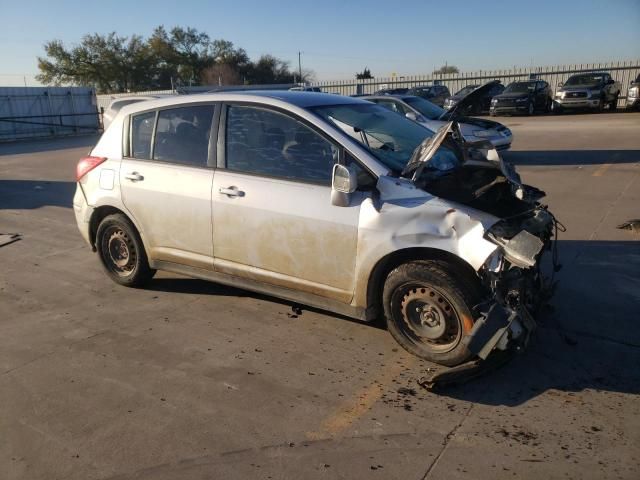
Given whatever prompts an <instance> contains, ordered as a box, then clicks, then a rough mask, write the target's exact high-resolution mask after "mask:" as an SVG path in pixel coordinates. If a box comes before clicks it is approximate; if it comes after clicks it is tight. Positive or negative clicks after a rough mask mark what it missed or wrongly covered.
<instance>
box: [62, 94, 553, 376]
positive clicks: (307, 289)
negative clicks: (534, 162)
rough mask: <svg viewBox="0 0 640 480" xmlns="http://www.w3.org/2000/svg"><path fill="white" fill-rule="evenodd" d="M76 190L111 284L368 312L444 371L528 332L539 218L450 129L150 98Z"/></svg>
mask: <svg viewBox="0 0 640 480" xmlns="http://www.w3.org/2000/svg"><path fill="white" fill-rule="evenodd" d="M425 137H426V138H425ZM200 146H201V148H200ZM77 178H78V187H77V191H76V194H75V197H74V201H73V204H74V211H75V215H76V219H77V223H78V227H79V229H80V232H81V234H82V236H83V238H84V239H85V240H86V241H87V243H88V244H89V245H90V246H91V247H92V248H93V250H94V251H97V253H98V255H99V258H100V260H101V262H102V264H103V267H104V268H105V271H106V273H107V274H108V275H109V276H110V277H111V278H112V279H113V280H114V281H116V282H117V283H120V284H122V285H127V286H141V285H142V284H143V283H144V282H146V281H149V280H150V279H151V277H152V276H153V274H154V273H155V270H157V269H161V270H166V271H171V272H177V273H181V274H186V275H190V276H192V277H196V278H202V279H207V280H211V281H215V282H218V283H222V284H227V285H233V286H236V287H241V288H245V289H248V290H252V291H256V292H262V293H266V294H270V295H274V296H277V297H281V298H284V299H287V300H290V301H293V302H298V303H302V304H306V305H312V306H316V307H319V308H323V309H327V310H330V311H334V312H337V313H341V314H345V315H348V316H351V317H354V318H358V319H362V320H367V321H372V320H375V319H378V318H381V317H383V316H384V317H386V319H387V325H388V326H389V328H390V330H391V333H392V334H393V336H394V337H395V338H396V340H398V341H399V342H400V344H401V345H402V346H403V347H404V348H405V349H407V350H408V351H410V352H412V353H414V354H416V355H419V356H421V357H422V358H425V359H428V360H432V361H435V362H439V363H442V364H444V365H456V364H459V363H461V362H463V361H466V360H468V359H469V358H471V357H472V356H479V357H480V358H486V356H488V354H489V353H490V352H491V351H493V350H494V349H503V350H504V349H509V348H511V347H514V346H519V345H522V344H524V343H525V342H526V340H527V338H528V336H529V334H530V332H531V330H532V329H533V326H534V321H533V320H532V314H533V312H534V310H535V308H536V305H537V304H538V303H539V301H540V298H541V296H542V294H543V290H544V285H543V280H542V273H541V270H540V258H541V256H542V254H543V252H544V251H545V250H549V249H550V248H551V245H552V233H553V231H552V229H553V226H554V219H553V216H552V215H551V214H550V213H549V212H548V210H547V209H546V207H544V206H543V205H541V204H540V203H539V199H540V198H541V197H542V195H543V193H542V192H540V191H539V190H537V189H535V188H533V187H529V186H526V185H523V184H522V183H521V181H520V179H519V177H518V176H517V174H516V173H515V171H514V170H513V167H511V166H510V165H508V164H506V163H505V162H503V161H502V160H501V159H500V157H499V154H498V152H497V151H496V150H495V149H494V147H493V146H492V145H491V143H489V142H466V141H465V140H464V137H463V136H462V134H461V133H460V130H459V127H458V125H457V123H456V121H455V119H454V120H452V121H450V122H448V123H447V124H445V125H444V126H443V127H442V128H441V129H440V130H439V131H438V132H437V133H436V134H435V135H433V136H429V132H428V131H427V130H425V129H424V128H423V127H421V126H419V125H417V124H415V123H414V122H412V121H410V120H408V119H406V118H404V117H401V116H399V115H396V114H394V113H393V112H390V111H388V110H387V109H385V108H383V107H380V106H378V105H375V104H372V103H370V102H366V101H363V100H359V99H354V98H348V97H341V96H336V95H330V94H318V93H313V92H305V93H302V92H281V91H273V92H259V93H258V92H243V93H215V94H205V95H197V96H182V97H176V98H171V99H162V100H152V101H148V102H144V103H139V104H134V105H129V106H126V107H124V108H123V109H122V110H121V111H120V112H119V113H118V115H117V116H116V118H115V119H114V121H113V122H112V125H111V126H110V128H109V129H108V130H107V131H106V132H105V133H104V135H103V136H102V138H101V139H100V141H99V142H98V144H97V145H96V146H95V148H94V149H93V150H92V152H91V153H90V156H89V157H86V158H84V159H82V160H81V162H80V163H79V165H78V171H77Z"/></svg>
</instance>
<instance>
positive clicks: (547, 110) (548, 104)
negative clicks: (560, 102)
mask: <svg viewBox="0 0 640 480" xmlns="http://www.w3.org/2000/svg"><path fill="white" fill-rule="evenodd" d="M552 103H553V100H551V99H549V100H547V103H545V105H544V113H547V114H548V113H549V112H551V104H552Z"/></svg>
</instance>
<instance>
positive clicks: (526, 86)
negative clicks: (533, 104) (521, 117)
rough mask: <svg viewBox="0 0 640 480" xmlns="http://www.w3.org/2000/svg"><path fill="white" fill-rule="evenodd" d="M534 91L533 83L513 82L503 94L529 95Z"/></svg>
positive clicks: (534, 85)
mask: <svg viewBox="0 0 640 480" xmlns="http://www.w3.org/2000/svg"><path fill="white" fill-rule="evenodd" d="M535 89H536V84H535V82H514V83H510V84H509V86H508V87H507V88H505V89H504V93H529V92H533V91H534V90H535Z"/></svg>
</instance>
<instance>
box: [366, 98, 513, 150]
mask: <svg viewBox="0 0 640 480" xmlns="http://www.w3.org/2000/svg"><path fill="white" fill-rule="evenodd" d="M361 98H362V99H363V100H369V101H370V102H373V103H377V104H378V105H382V106H383V107H385V108H388V109H389V110H392V111H394V112H396V113H399V114H400V115H403V116H405V117H407V118H409V119H410V120H413V121H414V122H417V123H419V124H420V125H422V126H424V127H426V128H428V129H429V130H431V131H432V132H435V131H437V130H438V129H440V128H441V127H442V126H443V125H444V124H446V123H447V122H448V121H449V112H447V111H446V110H444V109H443V108H441V107H439V106H437V105H434V104H433V103H431V102H429V101H428V100H425V99H424V98H420V97H416V96H413V95H372V96H368V97H361ZM458 123H459V126H460V131H461V133H462V135H463V136H464V139H465V140H466V141H468V142H477V141H480V140H489V141H490V142H491V143H492V144H493V146H494V147H495V148H496V149H497V150H506V149H508V148H509V147H510V146H511V142H512V141H513V135H512V133H511V130H509V129H508V128H507V127H505V126H504V125H502V124H500V123H498V122H494V121H492V120H485V119H479V118H470V117H462V118H460V119H459V120H458Z"/></svg>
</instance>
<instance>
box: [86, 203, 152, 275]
mask: <svg viewBox="0 0 640 480" xmlns="http://www.w3.org/2000/svg"><path fill="white" fill-rule="evenodd" d="M96 249H97V251H98V255H99V257H100V260H101V263H102V266H103V267H104V269H105V271H106V272H107V275H109V277H110V278H111V279H112V280H113V281H114V282H116V283H119V284H120V285H125V286H128V287H137V286H141V285H143V284H144V283H146V282H147V281H148V280H150V279H151V278H152V277H153V275H154V274H155V270H153V269H151V268H150V267H149V262H148V260H147V255H146V253H145V250H144V246H143V244H142V241H141V239H140V235H138V232H137V230H136V228H135V227H134V226H133V224H132V223H131V222H130V221H129V219H128V218H127V217H126V216H124V215H122V214H114V215H109V216H107V217H105V218H104V219H103V220H102V221H101V222H100V225H98V230H97V232H96Z"/></svg>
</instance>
